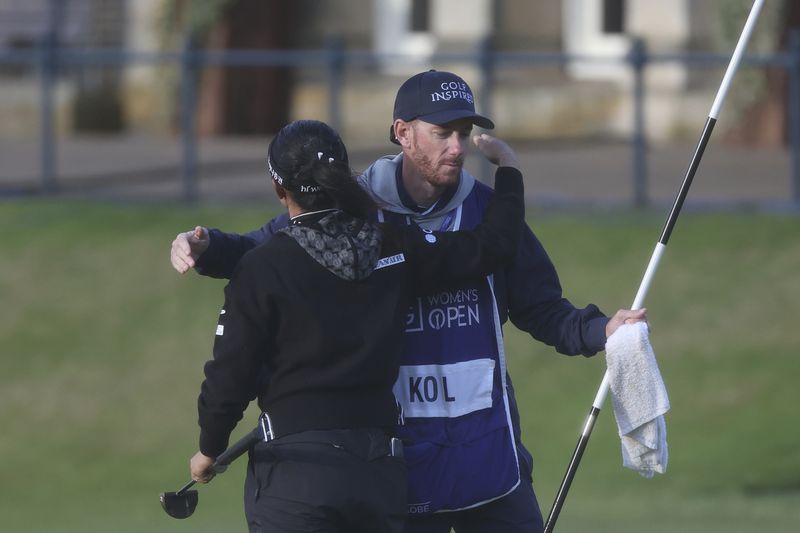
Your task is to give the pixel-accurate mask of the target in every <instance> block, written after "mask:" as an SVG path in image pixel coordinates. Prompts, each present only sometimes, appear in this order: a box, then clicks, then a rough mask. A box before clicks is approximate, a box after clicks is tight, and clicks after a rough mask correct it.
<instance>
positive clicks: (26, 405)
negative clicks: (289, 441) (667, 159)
mask: <svg viewBox="0 0 800 533" xmlns="http://www.w3.org/2000/svg"><path fill="white" fill-rule="evenodd" d="M267 216H269V214H268V213H265V212H264V211H263V210H260V209H256V208H253V207H246V208H242V207H234V206H227V207H219V208H209V207H191V208H188V207H183V206H148V207H142V206H126V205H117V206H111V205H98V204H90V203H79V202H66V201H60V202H56V201H17V202H3V203H0V223H2V227H3V228H4V230H5V231H4V232H3V237H2V240H0V243H1V244H0V273H1V274H2V275H0V301H1V302H2V304H3V309H4V311H3V313H2V320H0V343H1V344H0V345H2V357H0V427H2V434H1V435H2V436H0V456H1V457H2V458H3V460H2V462H0V476H1V478H2V480H3V486H4V490H3V491H2V494H3V497H2V498H0V517H2V518H0V521H1V522H0V524H2V525H0V529H1V530H2V531H4V532H6V531H8V532H26V533H27V532H39V531H63V532H95V531H96V532H102V531H112V530H113V531H122V532H127V531H130V532H134V531H135V532H141V531H147V532H151V531H153V532H156V531H190V530H191V531H209V532H211V531H230V530H244V529H245V526H244V520H243V516H242V514H243V513H242V508H241V486H242V478H243V474H244V472H243V467H244V462H243V461H240V462H239V463H237V464H235V465H234V466H233V467H232V468H231V469H230V470H229V472H228V473H226V474H225V475H223V476H220V477H219V478H217V479H216V480H215V481H214V482H213V483H212V484H211V485H209V486H207V487H202V488H201V489H200V505H199V506H198V509H197V512H196V513H195V515H194V516H193V517H192V518H191V519H189V520H185V521H176V520H173V519H171V518H169V517H167V516H166V514H164V513H163V511H162V510H161V508H160V506H159V505H158V503H157V501H156V500H157V497H158V493H159V492H162V491H165V490H176V489H177V488H179V487H180V486H181V485H182V484H183V483H184V482H185V481H186V480H187V479H188V459H189V457H190V456H191V455H192V453H194V451H195V450H196V440H197V428H196V411H195V400H196V396H197V391H198V385H199V382H200V380H201V375H202V363H203V362H204V361H205V360H206V359H207V358H208V357H209V355H210V348H211V343H212V340H213V330H214V326H215V324H216V316H217V312H218V307H219V305H220V304H221V303H222V287H223V286H224V282H222V281H219V280H207V279H200V278H199V277H198V276H197V275H196V274H194V273H190V274H187V275H185V276H179V275H177V274H175V273H174V271H173V270H172V269H171V267H170V265H169V261H168V250H169V245H170V242H171V240H172V238H173V237H174V235H175V233H176V232H177V231H178V230H182V229H188V228H190V227H193V226H194V225H195V224H196V223H199V222H202V223H204V224H207V225H210V226H222V227H226V228H230V229H232V230H240V231H244V230H248V229H251V228H253V227H255V226H257V225H259V224H260V223H261V222H262V221H263V220H264V219H265V218H266V217H267ZM530 223H531V225H532V226H533V227H534V229H535V231H536V232H537V234H538V235H539V237H540V238H541V240H542V241H543V243H544V245H545V247H546V248H547V250H548V252H549V253H550V255H551V257H552V259H553V261H554V262H555V263H556V265H557V267H558V270H559V274H560V276H561V280H562V284H563V285H564V287H565V295H566V296H567V297H569V298H570V299H571V300H572V301H573V302H574V303H576V304H577V305H585V304H586V303H588V302H590V301H591V302H594V303H597V304H598V305H600V306H601V308H602V309H604V310H605V311H606V312H609V313H610V312H613V311H614V310H616V308H619V307H628V306H629V305H630V302H631V301H632V299H633V296H634V294H635V292H636V289H637V287H638V283H639V280H640V279H641V275H642V273H643V271H644V267H645V266H646V264H647V261H648V259H649V256H650V253H651V252H652V249H653V245H654V244H655V239H656V238H657V237H658V233H659V231H660V229H661V218H660V215H658V214H656V215H653V214H642V213H626V214H615V215H596V216H581V217H575V216H565V215H558V216H553V215H551V216H546V217H542V218H541V219H539V218H532V219H531V221H530ZM798 273H800V225H799V224H798V219H796V218H791V217H780V216H755V215H688V214H687V215H682V219H681V220H680V221H679V223H678V226H677V228H676V230H675V233H674V235H673V239H672V242H671V243H670V247H669V249H668V251H667V253H666V254H665V256H664V259H663V261H662V264H661V267H660V269H659V272H658V274H657V276H656V279H655V282H654V284H653V287H652V289H651V291H650V294H649V296H648V299H647V307H648V309H649V316H650V321H651V324H652V327H653V333H652V341H653V345H654V347H655V350H656V354H657V355H658V358H659V364H660V365H661V370H662V373H663V374H664V378H665V381H666V383H667V388H668V390H669V393H670V398H671V401H672V411H671V412H670V413H669V414H668V415H667V428H668V431H669V444H670V465H669V469H668V472H667V474H666V475H664V476H658V477H657V478H655V479H651V480H645V479H643V478H640V477H639V476H638V475H637V474H635V473H634V472H632V471H628V470H626V469H623V468H622V466H621V454H620V450H619V439H618V437H617V436H616V429H615V425H614V420H613V415H612V414H611V412H610V409H606V410H604V411H603V413H601V416H600V420H599V422H598V425H597V427H596V429H595V431H594V434H593V436H592V440H591V442H590V444H589V448H588V450H587V452H586V455H585V456H584V458H583V462H582V464H581V467H580V469H579V471H578V475H577V477H576V479H575V482H574V483H573V488H572V490H571V492H570V496H569V498H568V499H567V502H566V505H565V507H564V510H563V512H562V515H561V518H560V519H559V527H558V529H557V530H558V531H559V532H570V531H574V532H577V531H596V532H606V531H608V532H612V531H614V532H619V531H639V530H647V531H649V532H659V531H664V532H666V531H670V532H673V531H681V532H698V533H699V532H717V531H719V532H722V531H725V532H726V533H730V532H737V531H742V532H743V531H752V530H763V531H770V532H784V531H785V532H788V531H794V530H795V528H796V525H797V523H800V429H798V425H797V413H796V405H797V404H798V400H800V393H798V392H797V386H796V384H795V381H796V378H797V376H798V374H799V373H798V370H800V362H798V358H799V357H800V353H798V352H800V328H798V327H797V320H798V317H800V303H798V302H799V301H800V276H798ZM506 335H507V346H508V350H507V351H508V354H509V360H510V368H511V373H512V377H513V379H514V385H515V388H516V391H517V398H518V403H519V405H520V409H521V412H522V423H523V437H524V441H525V443H526V444H527V445H528V447H529V448H530V449H531V450H532V451H533V453H534V458H535V461H536V464H535V470H534V482H535V486H536V489H537V494H538V496H539V499H540V504H541V506H542V508H543V511H544V512H545V513H546V512H547V511H548V510H549V508H550V504H551V502H552V499H553V497H554V494H555V491H556V489H557V487H558V484H559V483H560V481H561V477H562V475H563V473H564V469H565V468H566V464H567V461H568V460H569V456H570V455H571V453H572V450H573V448H574V446H575V443H576V440H577V437H578V434H579V432H580V427H581V425H582V424H583V421H584V419H585V416H586V414H587V412H588V410H589V407H590V405H591V402H592V400H593V398H594V395H595V392H596V390H597V387H598V386H599V384H600V380H601V378H602V374H603V372H604V370H605V366H604V361H603V359H602V355H601V356H599V357H596V358H594V359H589V360H587V359H585V358H582V357H577V358H568V357H563V356H558V355H557V354H555V352H554V351H553V350H552V349H551V348H549V347H547V346H543V345H541V344H540V343H537V342H534V341H531V340H530V338H529V337H527V335H525V334H522V333H520V332H518V331H516V330H515V329H514V328H513V327H507V328H506ZM249 420H250V421H252V420H253V416H252V413H251V416H250V418H249ZM247 425H248V426H249V423H248V424H247ZM246 429H248V428H247V427H245V426H243V427H241V428H239V430H238V432H237V435H238V434H241V433H243V432H244V431H245V430H246Z"/></svg>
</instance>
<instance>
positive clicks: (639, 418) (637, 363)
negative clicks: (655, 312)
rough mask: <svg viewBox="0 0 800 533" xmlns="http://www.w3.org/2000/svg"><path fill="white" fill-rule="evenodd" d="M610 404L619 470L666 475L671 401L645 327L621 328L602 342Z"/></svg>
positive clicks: (637, 325) (647, 476)
mask: <svg viewBox="0 0 800 533" xmlns="http://www.w3.org/2000/svg"><path fill="white" fill-rule="evenodd" d="M606 363H607V365H608V374H609V380H610V385H611V400H612V403H613V408H614V417H615V418H616V419H617V428H618V429H619V436H620V439H621V440H622V464H623V466H625V467H627V468H631V469H633V470H636V471H637V472H639V473H640V474H641V475H642V476H644V477H646V478H651V477H653V474H654V473H656V472H657V473H659V474H663V473H664V472H665V471H666V469H667V457H668V455H667V426H666V424H665V423H664V413H666V412H667V411H669V398H668V397H667V388H666V387H665V386H664V380H663V379H661V372H659V370H658V363H656V356H655V353H653V347H652V346H651V345H650V339H649V338H648V328H647V324H646V323H645V322H637V323H635V324H627V325H623V326H620V327H619V328H618V329H617V330H616V331H615V332H614V334H613V335H611V337H609V338H608V341H606Z"/></svg>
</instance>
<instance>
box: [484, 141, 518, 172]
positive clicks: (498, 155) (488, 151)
mask: <svg viewBox="0 0 800 533" xmlns="http://www.w3.org/2000/svg"><path fill="white" fill-rule="evenodd" d="M472 142H473V143H475V146H477V147H478V150H480V151H481V153H482V154H483V156H484V157H485V158H486V159H488V160H489V161H491V162H492V163H494V164H495V165H497V166H499V167H514V168H516V169H519V160H518V159H517V154H515V153H514V150H512V149H511V147H510V146H509V145H508V144H506V142H505V141H501V140H500V139H498V138H497V137H492V136H491V135H488V134H486V133H481V134H480V135H475V136H473V137H472Z"/></svg>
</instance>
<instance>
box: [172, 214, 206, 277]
mask: <svg viewBox="0 0 800 533" xmlns="http://www.w3.org/2000/svg"><path fill="white" fill-rule="evenodd" d="M210 242H211V240H210V238H209V236H208V230H207V229H206V228H204V227H203V226H197V227H196V228H194V230H192V231H184V232H183V233H178V235H177V236H176V237H175V240H174V241H172V250H171V251H170V254H169V259H170V261H171V262H172V268H174V269H175V270H177V271H178V272H180V273H181V274H185V273H186V272H188V271H189V269H191V268H194V265H195V262H196V261H197V258H198V257H200V256H201V255H203V252H205V251H206V250H207V249H208V244H209V243H210Z"/></svg>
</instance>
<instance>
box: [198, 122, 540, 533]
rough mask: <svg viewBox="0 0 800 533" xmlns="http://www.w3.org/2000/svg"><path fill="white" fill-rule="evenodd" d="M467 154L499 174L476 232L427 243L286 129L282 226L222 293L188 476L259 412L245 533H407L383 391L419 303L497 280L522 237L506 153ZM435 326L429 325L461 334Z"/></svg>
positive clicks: (495, 146) (329, 158) (280, 139)
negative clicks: (388, 217)
mask: <svg viewBox="0 0 800 533" xmlns="http://www.w3.org/2000/svg"><path fill="white" fill-rule="evenodd" d="M454 135H464V133H463V132H454ZM474 141H475V144H476V145H477V146H478V148H479V150H480V151H481V152H482V153H483V154H484V156H486V157H487V158H488V159H489V160H490V161H492V162H494V163H495V164H498V165H500V166H499V168H498V170H497V173H496V176H495V194H494V196H493V199H492V200H491V202H490V203H489V205H488V207H487V211H486V216H485V217H484V222H483V223H482V224H480V225H479V226H477V227H476V228H475V229H474V230H471V231H463V232H462V231H459V232H433V233H431V232H426V231H423V230H421V229H420V228H418V227H417V226H415V225H409V226H406V227H396V226H389V225H383V224H377V223H374V222H370V218H372V215H373V214H374V211H375V210H376V207H375V204H374V203H373V201H372V200H371V198H370V197H369V196H368V194H367V193H366V192H365V191H364V190H363V189H361V187H360V186H359V185H358V184H357V182H356V180H355V179H354V177H353V175H352V172H351V170H350V167H349V165H348V158H347V152H346V150H345V146H344V144H343V143H342V140H341V139H340V138H339V136H338V134H337V133H336V132H335V131H334V130H333V129H331V128H330V127H329V126H327V125H326V124H324V123H322V122H318V121H297V122H293V123H291V124H289V125H287V126H285V127H284V128H283V129H282V130H281V131H280V132H279V133H278V134H277V136H276V137H275V139H274V140H273V141H272V143H271V144H270V146H269V150H268V168H269V173H270V175H271V177H272V180H273V182H274V187H275V192H276V194H277V196H278V198H279V199H280V201H281V203H282V204H283V205H284V206H285V207H286V208H287V210H288V213H289V217H290V224H289V226H288V227H286V228H284V229H282V230H280V231H278V232H277V233H276V234H275V235H274V236H273V237H272V238H271V239H270V240H269V241H268V242H267V243H265V244H264V245H262V246H260V247H258V248H255V249H253V250H252V251H250V252H249V253H247V254H246V255H245V256H244V257H243V258H242V260H241V261H240V263H239V265H238V267H237V269H236V272H235V274H234V275H233V276H232V277H231V280H230V283H229V284H228V285H227V286H226V288H225V304H224V307H223V308H222V310H221V311H220V316H219V323H218V325H217V332H216V339H215V343H214V357H213V359H212V360H210V361H208V362H207V363H206V365H205V376H206V379H205V381H204V382H203V384H202V387H201V392H200V397H199V399H198V412H199V424H200V451H199V452H198V453H197V454H196V455H195V456H194V457H193V458H192V460H191V471H192V478H193V479H195V480H196V481H199V482H207V481H208V480H210V479H211V477H213V471H212V469H211V465H212V464H213V462H214V459H215V457H216V456H217V455H219V454H220V453H221V452H222V451H223V450H225V448H226V446H227V444H228V439H229V436H230V433H231V431H232V430H233V428H234V426H235V425H236V423H237V422H238V421H239V420H240V419H241V418H242V414H243V412H244V410H245V409H246V407H247V405H248V403H249V402H250V401H252V400H253V399H256V398H257V399H258V404H259V407H260V408H261V410H262V411H263V413H264V414H263V415H262V419H261V420H262V425H263V429H264V437H265V438H264V442H259V443H258V444H257V445H256V446H255V447H254V448H253V449H252V450H251V453H250V461H249V466H248V472H247V480H246V483H245V514H246V516H247V521H248V525H249V527H250V530H251V531H264V532H267V531H269V532H272V531H298V532H299V531H320V532H321V531H325V532H345V531H347V532H354V531H364V532H367V531H370V532H381V533H385V532H395V531H397V532H399V531H402V529H403V521H404V518H405V516H406V512H407V509H406V471H405V465H404V463H403V460H402V448H401V446H400V445H399V441H397V440H396V439H392V431H393V427H394V426H395V424H397V423H398V419H401V418H402V413H399V412H398V408H397V403H396V401H395V398H394V395H393V392H392V387H393V385H394V383H395V380H396V378H397V374H398V368H399V348H400V343H401V335H402V333H403V330H404V329H405V328H406V318H407V313H408V310H409V306H410V305H411V303H412V301H413V299H414V297H415V295H416V294H418V293H420V291H425V292H430V291H431V289H436V288H440V287H441V288H442V289H443V290H444V289H447V288H448V287H450V286H456V285H458V284H459V283H461V282H463V281H465V280H466V279H471V278H476V277H482V276H486V275H488V274H489V273H490V272H492V271H493V270H495V269H497V268H499V267H502V266H504V265H505V264H506V263H507V262H508V261H510V260H511V259H512V257H513V256H514V253H515V247H516V243H517V241H518V240H519V237H520V235H521V231H522V227H523V224H524V222H523V220H524V206H523V197H522V192H523V191H522V176H521V174H520V172H519V170H518V169H517V168H516V166H517V164H516V157H515V156H514V154H513V152H512V151H511V149H510V148H509V147H508V146H507V145H506V144H505V143H504V142H502V141H500V140H498V139H495V138H492V137H489V136H487V135H481V136H479V137H475V138H474ZM439 318H441V320H438V319H437V320H436V321H433V322H431V324H438V325H440V326H441V324H442V321H446V320H459V317H446V316H445V317H439ZM440 381H441V380H440ZM411 385H412V386H417V387H418V388H419V387H422V388H420V393H419V395H418V398H419V401H423V402H431V403H435V402H436V401H437V400H441V401H455V400H456V396H455V395H457V391H454V390H452V389H451V390H448V389H447V384H446V383H444V382H437V381H436V378H435V377H431V380H428V379H427V378H426V379H425V381H424V383H422V382H420V383H419V384H416V385H415V384H411Z"/></svg>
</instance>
